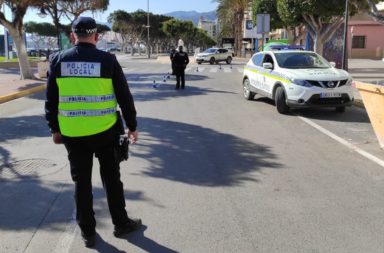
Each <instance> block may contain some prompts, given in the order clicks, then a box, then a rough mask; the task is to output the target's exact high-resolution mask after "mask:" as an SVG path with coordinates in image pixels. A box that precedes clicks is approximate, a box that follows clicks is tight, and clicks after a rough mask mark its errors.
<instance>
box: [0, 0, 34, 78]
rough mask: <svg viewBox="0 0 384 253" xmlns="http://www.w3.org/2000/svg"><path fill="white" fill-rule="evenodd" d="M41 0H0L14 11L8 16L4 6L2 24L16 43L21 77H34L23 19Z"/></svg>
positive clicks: (1, 14)
mask: <svg viewBox="0 0 384 253" xmlns="http://www.w3.org/2000/svg"><path fill="white" fill-rule="evenodd" d="M39 2H41V0H0V5H1V6H6V7H8V8H9V9H10V10H11V12H12V17H11V18H7V17H5V14H4V11H3V10H4V8H2V10H1V11H0V24H1V25H2V26H4V27H5V28H6V29H7V30H8V32H9V34H10V35H11V36H12V38H13V41H14V43H15V46H16V52H17V55H18V58H19V66H20V78H21V79H31V78H33V75H32V71H31V67H30V65H29V62H28V56H27V50H26V47H25V41H24V36H23V19H24V16H25V13H26V12H27V9H28V8H29V7H30V6H36V5H37V4H39Z"/></svg>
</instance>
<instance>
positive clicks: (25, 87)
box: [0, 57, 384, 107]
mask: <svg viewBox="0 0 384 253" xmlns="http://www.w3.org/2000/svg"><path fill="white" fill-rule="evenodd" d="M141 58H143V59H144V57H141ZM234 60H235V61H237V60H238V61H244V62H245V60H244V58H240V59H234ZM348 64H349V69H348V71H349V73H350V74H351V75H352V77H353V80H354V81H360V82H368V83H375V84H376V83H380V84H383V85H384V61H381V60H370V59H349V60H348ZM35 76H36V78H37V75H35ZM45 82H46V81H45V80H43V79H38V78H37V79H36V80H20V74H19V70H18V69H0V104H1V103H5V102H8V101H10V100H13V99H16V98H20V97H23V96H26V95H30V94H33V93H35V92H39V91H42V90H44V89H45V87H46V84H45ZM354 95H355V103H354V104H355V105H356V106H360V107H364V105H363V103H362V100H361V96H360V93H359V92H358V91H357V89H354Z"/></svg>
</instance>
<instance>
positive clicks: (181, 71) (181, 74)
mask: <svg viewBox="0 0 384 253" xmlns="http://www.w3.org/2000/svg"><path fill="white" fill-rule="evenodd" d="M175 74H176V88H180V81H181V88H184V87H185V68H184V67H179V66H176V67H175Z"/></svg>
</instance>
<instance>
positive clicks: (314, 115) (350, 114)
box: [250, 95, 370, 123]
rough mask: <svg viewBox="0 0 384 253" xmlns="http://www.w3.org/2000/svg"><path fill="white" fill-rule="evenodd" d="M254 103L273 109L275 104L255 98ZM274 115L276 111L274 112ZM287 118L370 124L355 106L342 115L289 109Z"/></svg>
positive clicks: (326, 110) (328, 111)
mask: <svg viewBox="0 0 384 253" xmlns="http://www.w3.org/2000/svg"><path fill="white" fill-rule="evenodd" d="M250 102H254V103H265V104H269V105H271V106H272V107H275V102H274V101H273V100H272V99H269V98H267V97H260V96H257V95H256V97H255V99H254V100H252V101H250ZM276 113H278V112H277V110H276ZM287 115H288V116H292V117H295V116H302V117H306V118H309V119H317V120H325V121H335V122H354V123H370V121H369V117H368V114H367V112H366V111H365V110H363V109H360V108H357V107H355V106H351V107H347V108H346V110H345V112H344V113H340V112H336V111H335V108H334V107H329V108H326V107H325V108H300V109H297V108H294V109H290V113H289V114H287Z"/></svg>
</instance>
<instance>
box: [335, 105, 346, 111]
mask: <svg viewBox="0 0 384 253" xmlns="http://www.w3.org/2000/svg"><path fill="white" fill-rule="evenodd" d="M335 111H336V112H345V106H337V107H336V108H335Z"/></svg>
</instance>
